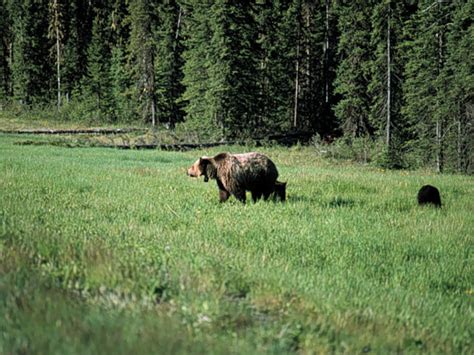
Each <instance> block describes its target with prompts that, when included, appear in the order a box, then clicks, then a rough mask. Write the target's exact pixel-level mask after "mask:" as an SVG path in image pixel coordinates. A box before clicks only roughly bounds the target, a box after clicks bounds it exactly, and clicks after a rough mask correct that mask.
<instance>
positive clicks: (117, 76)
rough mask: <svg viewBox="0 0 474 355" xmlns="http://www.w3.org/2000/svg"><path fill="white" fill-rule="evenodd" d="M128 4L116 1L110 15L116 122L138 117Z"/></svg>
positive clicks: (112, 90)
mask: <svg viewBox="0 0 474 355" xmlns="http://www.w3.org/2000/svg"><path fill="white" fill-rule="evenodd" d="M128 19H129V12H128V3H127V1H126V0H115V2H114V5H113V7H112V10H111V12H110V15H109V23H110V24H111V36H110V37H111V45H112V49H111V63H110V80H111V94H112V103H113V104H112V106H113V108H112V110H113V116H114V118H115V119H116V120H120V121H130V120H132V119H133V118H134V117H135V116H136V110H135V108H134V104H135V103H136V102H134V98H133V90H132V77H131V75H130V70H129V69H130V68H129V65H128V62H127V58H128V57H129V53H128V40H129V36H130V24H129V21H128Z"/></svg>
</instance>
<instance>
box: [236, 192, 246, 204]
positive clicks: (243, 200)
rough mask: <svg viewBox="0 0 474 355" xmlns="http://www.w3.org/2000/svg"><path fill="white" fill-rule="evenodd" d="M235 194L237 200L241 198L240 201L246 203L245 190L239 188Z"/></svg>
mask: <svg viewBox="0 0 474 355" xmlns="http://www.w3.org/2000/svg"><path fill="white" fill-rule="evenodd" d="M234 196H235V198H236V199H237V200H239V201H240V202H242V203H245V199H246V196H245V190H238V191H235V192H234Z"/></svg>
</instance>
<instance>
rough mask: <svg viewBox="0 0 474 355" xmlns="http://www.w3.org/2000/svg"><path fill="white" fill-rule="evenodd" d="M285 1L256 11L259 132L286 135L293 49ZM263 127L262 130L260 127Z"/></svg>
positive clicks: (289, 123)
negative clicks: (284, 133)
mask: <svg viewBox="0 0 474 355" xmlns="http://www.w3.org/2000/svg"><path fill="white" fill-rule="evenodd" d="M289 5H290V4H289V3H288V2H287V1H279V0H277V1H266V2H264V3H263V4H260V5H259V6H258V7H257V9H258V11H257V15H256V21H257V25H258V33H259V38H258V44H259V52H257V53H258V54H259V64H258V66H259V75H258V84H259V89H258V99H259V107H260V109H259V114H260V116H261V117H260V118H259V123H260V126H261V128H262V133H269V132H272V133H275V132H286V131H288V130H289V129H290V127H291V126H292V122H293V102H294V101H293V98H294V96H293V93H294V86H293V85H292V82H293V79H294V71H295V65H294V58H295V53H296V51H295V48H294V47H295V46H292V43H294V41H293V42H292V40H293V36H292V35H290V34H291V33H292V32H294V26H293V21H291V20H290V16H288V9H289ZM262 126H263V127H262Z"/></svg>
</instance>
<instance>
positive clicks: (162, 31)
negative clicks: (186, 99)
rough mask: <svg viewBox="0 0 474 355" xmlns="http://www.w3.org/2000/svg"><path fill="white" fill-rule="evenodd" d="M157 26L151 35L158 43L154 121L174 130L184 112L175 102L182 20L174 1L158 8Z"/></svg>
mask: <svg viewBox="0 0 474 355" xmlns="http://www.w3.org/2000/svg"><path fill="white" fill-rule="evenodd" d="M158 16H159V21H158V22H159V24H158V26H157V30H156V31H155V33H154V36H155V38H156V41H157V46H156V48H157V55H156V61H155V73H156V74H155V75H156V95H157V118H158V121H159V122H163V123H166V124H167V126H168V127H171V128H172V127H174V126H175V124H176V123H177V122H180V121H182V119H183V116H184V112H183V111H182V105H180V104H179V103H178V100H179V98H180V96H181V95H182V93H183V91H184V88H183V86H182V84H181V81H182V77H183V74H182V69H181V67H182V66H183V60H182V52H183V46H182V43H181V42H182V41H181V39H182V35H181V33H180V32H181V30H182V20H183V9H182V7H181V6H180V5H179V4H178V3H177V2H176V1H168V2H163V3H161V4H160V5H159V6H158Z"/></svg>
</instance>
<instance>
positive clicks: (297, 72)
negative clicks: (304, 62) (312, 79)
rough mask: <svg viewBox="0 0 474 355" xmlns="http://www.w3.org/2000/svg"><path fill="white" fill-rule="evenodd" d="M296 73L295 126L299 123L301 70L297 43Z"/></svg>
mask: <svg viewBox="0 0 474 355" xmlns="http://www.w3.org/2000/svg"><path fill="white" fill-rule="evenodd" d="M295 70H296V74H295V106H294V111H293V127H294V128H296V126H297V125H298V96H299V86H300V83H299V72H300V45H299V43H298V44H297V45H296V69H295Z"/></svg>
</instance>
